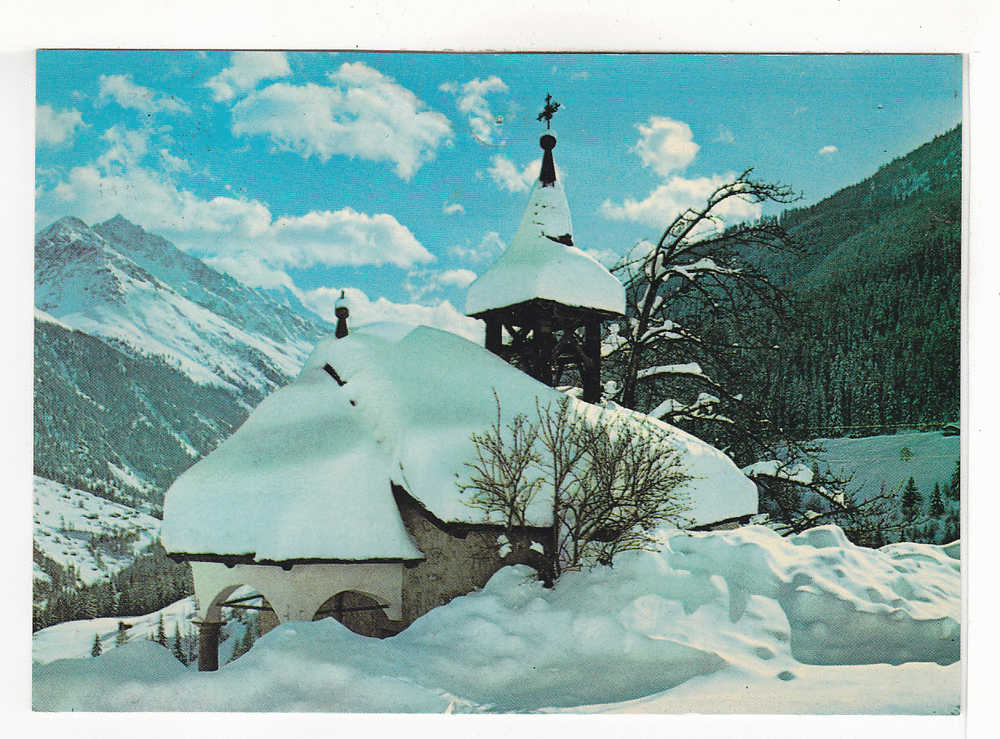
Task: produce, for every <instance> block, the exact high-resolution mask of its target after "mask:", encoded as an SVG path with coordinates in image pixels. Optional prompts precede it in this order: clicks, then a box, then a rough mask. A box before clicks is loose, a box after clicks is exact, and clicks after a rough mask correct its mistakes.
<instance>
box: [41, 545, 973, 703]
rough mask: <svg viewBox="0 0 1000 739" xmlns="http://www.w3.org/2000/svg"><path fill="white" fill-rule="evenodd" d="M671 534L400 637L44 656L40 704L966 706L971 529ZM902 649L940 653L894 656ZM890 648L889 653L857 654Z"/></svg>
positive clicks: (290, 627) (286, 629)
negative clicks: (957, 536) (955, 532)
mask: <svg viewBox="0 0 1000 739" xmlns="http://www.w3.org/2000/svg"><path fill="white" fill-rule="evenodd" d="M662 544H663V548H662V551H660V552H631V553H627V554H625V555H622V556H621V557H620V559H619V560H618V562H617V564H616V566H615V567H614V568H613V569H612V568H606V567H599V568H595V569H593V570H587V571H581V572H571V573H567V574H565V575H564V576H563V577H562V578H561V579H560V581H559V582H558V584H557V586H556V587H555V588H553V589H546V588H544V587H542V586H541V584H540V583H538V582H537V581H536V580H534V579H533V578H532V577H530V571H529V570H528V569H527V568H525V567H523V566H518V567H508V568H505V569H503V570H501V571H499V572H498V573H497V574H496V575H495V576H494V577H493V578H492V579H491V580H490V582H489V583H488V584H487V585H486V587H485V588H483V589H482V590H480V591H477V592H474V593H470V594H469V595H466V596H463V597H460V598H456V599H455V600H453V601H452V602H451V603H449V604H448V605H446V606H442V607H440V608H437V609H435V610H433V611H431V612H430V613H428V614H426V615H425V616H423V617H422V618H420V619H418V620H417V621H416V622H414V624H413V625H412V626H411V627H410V628H408V629H407V630H406V631H403V632H402V633H400V634H399V635H397V636H395V637H392V638H389V639H384V640H378V639H371V638H367V637H362V636H359V635H357V634H354V633H352V632H350V631H348V630H347V629H346V628H345V627H343V626H342V625H341V624H339V623H338V622H336V621H333V620H331V619H326V620H323V621H317V622H313V623H288V624H284V625H282V626H279V627H277V628H276V629H274V630H273V631H271V632H269V633H268V634H266V635H265V636H264V637H262V638H261V639H260V640H259V641H258V642H257V643H256V644H255V645H254V647H253V648H252V649H251V650H250V652H248V653H247V654H246V655H244V656H243V657H241V658H240V659H238V660H236V661H234V662H232V663H230V664H229V665H225V666H223V667H222V668H221V669H220V670H219V672H217V673H197V672H194V671H192V670H191V669H184V668H183V667H182V666H181V665H180V663H178V662H177V661H176V660H174V659H173V657H171V656H170V653H169V652H168V651H167V650H165V649H163V648H161V647H159V646H157V645H155V644H152V643H149V642H140V643H130V644H127V645H125V646H124V647H122V648H118V649H113V650H111V651H110V652H108V653H106V654H105V655H102V656H101V657H97V658H93V659H69V660H59V661H56V662H52V663H51V664H45V665H42V664H36V665H35V669H34V706H35V708H36V709H37V710H185V711H187V710H239V711H404V712H439V711H446V710H448V711H486V710H491V711H533V710H540V709H572V708H574V707H576V708H579V707H591V708H590V709H588V710H596V706H597V705H598V704H608V703H613V704H616V705H617V706H618V708H619V709H622V710H677V711H685V710H700V711H712V712H728V711H735V712H745V711H748V710H756V711H764V712H768V711H776V710H788V711H793V712H802V713H827V712H831V711H832V712H852V713H871V712H911V713H943V712H953V711H955V710H956V709H957V707H958V704H959V700H960V698H959V696H960V692H961V671H960V665H959V664H957V660H958V659H959V621H960V615H959V614H960V597H961V596H960V593H961V578H960V573H959V570H960V564H959V561H958V560H957V559H954V558H953V557H954V556H957V546H950V547H936V546H931V545H926V544H894V545H890V546H887V547H884V548H882V549H878V550H872V549H865V548H862V547H856V546H854V545H852V544H850V543H849V542H848V541H847V540H846V539H845V538H844V536H843V534H842V532H841V531H840V530H839V529H837V528H836V527H833V526H826V527H821V528H818V529H813V530H810V531H807V532H804V533H803V534H800V535H798V536H795V537H790V538H787V539H783V538H781V537H779V536H778V535H777V534H775V533H774V532H772V531H770V530H768V529H766V528H762V527H746V528H743V529H738V530H734V531H727V532H709V533H689V532H664V533H663V534H662ZM43 635H44V632H40V633H39V635H36V639H42V638H44V636H43ZM80 638H81V639H84V638H85V636H84V635H83V634H81V636H80ZM92 638H93V637H92V636H91V637H90V639H92ZM904 660H910V661H919V662H922V663H924V664H907V665H902V666H899V667H895V666H890V665H891V664H895V663H898V662H902V661H904ZM874 662H878V663H882V664H879V665H873V666H870V667H849V668H848V667H843V666H842V665H858V664H862V663H874ZM804 663H820V664H823V665H827V666H823V667H816V666H812V665H808V664H804ZM885 663H890V664H885ZM935 663H938V664H935ZM944 665H948V666H944ZM735 693H738V695H735ZM730 696H732V699H733V700H732V703H730V702H729V697H730ZM640 699H641V700H640ZM623 701H637V702H636V703H624V704H622V702H623ZM601 710H604V709H601Z"/></svg>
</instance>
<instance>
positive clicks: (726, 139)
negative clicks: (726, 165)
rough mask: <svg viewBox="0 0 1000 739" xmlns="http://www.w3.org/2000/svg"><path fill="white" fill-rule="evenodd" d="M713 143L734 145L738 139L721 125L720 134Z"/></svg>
mask: <svg viewBox="0 0 1000 739" xmlns="http://www.w3.org/2000/svg"><path fill="white" fill-rule="evenodd" d="M713 141H714V142H721V143H723V144H733V143H735V142H736V137H735V136H734V135H733V132H732V131H730V130H729V129H728V128H726V127H725V126H723V125H722V124H721V123H720V124H719V133H718V134H717V135H716V137H715V138H714V139H713Z"/></svg>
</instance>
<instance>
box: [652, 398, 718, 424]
mask: <svg viewBox="0 0 1000 739" xmlns="http://www.w3.org/2000/svg"><path fill="white" fill-rule="evenodd" d="M718 404H719V399H718V398H717V397H716V396H714V395H710V394H709V393H699V394H698V399H697V400H695V401H694V402H693V403H691V404H687V403H682V402H680V401H679V400H674V399H673V398H668V399H667V400H664V401H663V402H662V403H660V404H659V405H658V406H656V408H654V409H653V410H652V411H650V413H649V415H650V416H652V417H653V418H658V419H660V420H661V421H670V422H673V421H678V420H694V419H699V420H702V421H716V422H718V423H730V424H731V423H734V421H733V419H731V418H729V417H728V416H724V415H722V414H721V413H718V412H716V408H717V406H718Z"/></svg>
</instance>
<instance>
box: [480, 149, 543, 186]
mask: <svg viewBox="0 0 1000 739" xmlns="http://www.w3.org/2000/svg"><path fill="white" fill-rule="evenodd" d="M490 162H491V164H490V167H489V168H488V169H487V170H486V171H487V173H488V174H489V176H490V179H492V180H493V182H495V183H496V184H497V185H498V186H499V187H500V188H501V189H503V190H507V191H508V192H527V191H528V190H530V189H531V186H532V185H533V184H534V182H535V180H537V179H538V173H539V172H540V171H541V168H542V160H541V159H540V158H539V159H535V160H534V161H533V162H529V163H528V164H526V165H525V166H524V167H522V168H521V169H518V167H517V165H516V164H514V162H512V161H511V160H510V159H508V158H507V157H505V156H504V155H503V154H496V155H494V156H493V158H492V159H491V160H490ZM560 171H561V170H560V169H559V168H558V167H556V177H560Z"/></svg>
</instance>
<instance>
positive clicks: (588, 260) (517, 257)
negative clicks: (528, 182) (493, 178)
mask: <svg viewBox="0 0 1000 739" xmlns="http://www.w3.org/2000/svg"><path fill="white" fill-rule="evenodd" d="M572 234H573V225H572V223H571V221H570V214H569V204H568V203H567V202H566V194H565V193H564V192H563V188H562V183H561V182H559V181H556V182H554V183H553V184H552V185H548V186H542V184H541V182H536V183H535V187H534V189H532V191H531V196H530V198H529V200H528V207H527V208H525V210H524V215H523V216H522V218H521V224H520V225H519V226H518V229H517V232H516V233H515V234H514V238H513V239H511V242H510V245H509V246H508V247H507V249H506V251H504V253H503V254H501V255H500V258H499V259H498V260H497V261H496V263H494V264H493V266H491V267H490V268H489V269H488V270H486V272H484V273H483V274H482V275H480V276H479V277H478V279H476V280H475V281H474V282H473V283H472V284H471V285H469V291H468V293H467V294H466V299H465V312H466V314H468V315H476V314H477V313H482V312H484V311H488V310H492V309H494V308H503V307H506V306H508V305H515V304H517V303H521V302H524V301H527V300H532V299H534V298H544V299H546V300H554V301H556V302H557V303H562V304H563V305H575V306H580V307H584V308H596V309H598V310H606V311H611V312H613V313H622V314H624V313H625V288H624V286H623V285H622V283H621V282H620V281H619V280H618V278H617V277H615V276H614V275H612V274H611V273H610V272H608V270H607V269H606V268H605V267H604V266H603V265H602V264H601V263H600V262H598V261H597V260H596V259H594V258H593V257H591V256H590V255H588V254H585V253H584V252H583V251H581V250H580V249H578V248H576V247H575V246H569V245H567V244H566V243H564V242H565V241H566V240H567V239H566V237H567V236H568V237H569V239H568V240H569V241H570V242H571V243H572Z"/></svg>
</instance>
